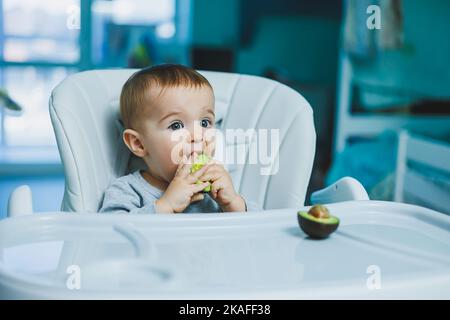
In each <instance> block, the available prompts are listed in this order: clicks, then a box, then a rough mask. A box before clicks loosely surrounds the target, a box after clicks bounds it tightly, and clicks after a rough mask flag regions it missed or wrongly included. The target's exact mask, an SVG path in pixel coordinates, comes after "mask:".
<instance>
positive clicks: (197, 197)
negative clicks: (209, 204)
mask: <svg viewBox="0 0 450 320" xmlns="http://www.w3.org/2000/svg"><path fill="white" fill-rule="evenodd" d="M203 199H205V196H204V195H203V193H196V194H195V195H193V196H192V198H191V203H192V202H197V201H202V200H203Z"/></svg>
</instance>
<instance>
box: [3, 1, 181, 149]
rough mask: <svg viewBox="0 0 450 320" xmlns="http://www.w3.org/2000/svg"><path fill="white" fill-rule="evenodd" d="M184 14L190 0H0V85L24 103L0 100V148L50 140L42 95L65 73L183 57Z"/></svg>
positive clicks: (44, 143)
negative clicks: (13, 106)
mask: <svg viewBox="0 0 450 320" xmlns="http://www.w3.org/2000/svg"><path fill="white" fill-rule="evenodd" d="M189 14H190V0H57V1H56V0H39V1H36V0H0V89H4V90H6V91H7V93H8V94H9V96H10V97H11V98H12V99H13V100H15V101H16V102H17V103H18V104H19V105H21V106H22V109H23V111H22V113H21V114H19V115H17V114H14V113H13V112H10V111H9V110H6V109H4V108H1V107H0V148H6V147H13V148H14V147H38V148H40V149H42V147H43V146H50V147H53V148H54V147H55V145H56V141H55V139H54V133H53V129H52V126H51V122H50V116H49V112H48V100H49V97H50V94H51V91H52V89H53V88H54V87H55V86H56V85H57V84H58V83H59V82H61V81H62V80H63V79H64V78H65V77H67V76H68V75H69V74H71V73H75V72H78V71H80V70H84V69H90V68H108V67H127V66H133V67H136V66H141V65H142V64H144V65H145V64H149V63H159V62H166V61H176V62H180V63H185V62H186V60H185V59H184V58H180V57H179V56H177V54H178V52H182V50H180V47H179V44H180V43H181V42H185V41H186V39H187V35H188V31H187V30H188V28H187V27H188V21H189ZM161 44H162V45H163V46H164V45H166V46H167V47H168V49H167V48H166V49H164V50H166V51H167V52H169V53H170V54H172V53H173V52H176V53H177V54H173V55H172V56H171V59H166V58H161V56H160V55H159V53H160V51H158V52H156V51H155V47H158V50H159V47H160V45H161ZM142 49H144V50H142ZM164 50H163V51H164ZM143 52H144V53H145V54H142V53H143ZM185 52H186V54H184V53H183V54H184V55H185V56H186V57H187V56H188V53H187V52H188V51H187V50H186V51H185ZM163 53H164V52H163ZM183 54H182V55H183Z"/></svg>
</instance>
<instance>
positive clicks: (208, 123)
mask: <svg viewBox="0 0 450 320" xmlns="http://www.w3.org/2000/svg"><path fill="white" fill-rule="evenodd" d="M200 125H201V126H202V127H203V128H208V127H209V126H210V125H211V121H209V120H208V119H203V120H202V121H201V122H200Z"/></svg>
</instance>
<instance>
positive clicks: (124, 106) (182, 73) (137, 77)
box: [120, 64, 212, 128]
mask: <svg viewBox="0 0 450 320" xmlns="http://www.w3.org/2000/svg"><path fill="white" fill-rule="evenodd" d="M178 86H186V87H195V88H200V87H203V86H207V87H210V88H211V89H212V87H211V84H210V83H209V82H208V80H207V79H206V78H205V77H204V76H202V75H201V74H200V73H198V72H197V71H195V70H194V69H192V68H190V67H187V66H183V65H179V64H160V65H155V66H151V67H147V68H144V69H141V70H139V71H137V72H135V73H134V74H133V75H132V76H131V77H130V78H129V79H128V80H127V81H126V82H125V84H124V85H123V87H122V92H121V94H120V115H121V117H122V122H123V125H124V127H125V128H133V127H134V126H135V125H136V123H137V121H138V119H139V118H140V116H142V112H143V111H144V107H145V106H146V105H148V104H151V101H149V98H150V94H149V91H150V89H151V88H153V87H156V88H160V89H161V92H162V91H163V90H164V89H165V88H168V87H178Z"/></svg>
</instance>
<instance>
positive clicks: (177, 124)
mask: <svg viewBox="0 0 450 320" xmlns="http://www.w3.org/2000/svg"><path fill="white" fill-rule="evenodd" d="M182 128H184V125H183V123H181V122H180V121H177V122H174V123H172V124H171V125H170V126H169V129H171V130H174V131H175V130H180V129H182Z"/></svg>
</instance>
